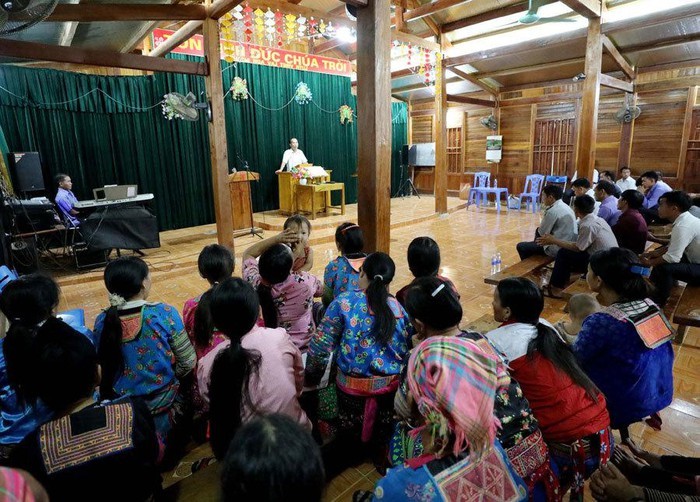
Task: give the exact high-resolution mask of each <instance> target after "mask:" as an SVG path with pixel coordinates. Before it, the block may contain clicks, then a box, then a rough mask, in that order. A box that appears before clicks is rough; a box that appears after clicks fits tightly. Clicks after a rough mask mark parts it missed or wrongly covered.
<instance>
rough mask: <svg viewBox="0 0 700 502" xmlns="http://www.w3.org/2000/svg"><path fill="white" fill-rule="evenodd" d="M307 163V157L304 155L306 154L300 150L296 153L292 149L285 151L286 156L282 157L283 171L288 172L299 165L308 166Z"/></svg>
mask: <svg viewBox="0 0 700 502" xmlns="http://www.w3.org/2000/svg"><path fill="white" fill-rule="evenodd" d="M307 162H308V160H306V155H304V152H302V151H301V150H299V149H298V148H297V151H296V152H295V151H294V150H292V149H291V148H290V149H288V150H285V152H284V155H283V156H282V170H284V171H288V170H289V169H291V168H293V167H296V166H298V165H299V164H306V163H307Z"/></svg>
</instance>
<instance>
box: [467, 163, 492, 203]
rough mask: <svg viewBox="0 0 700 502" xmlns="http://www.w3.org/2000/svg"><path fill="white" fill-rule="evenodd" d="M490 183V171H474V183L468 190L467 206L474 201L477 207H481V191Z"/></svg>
mask: <svg viewBox="0 0 700 502" xmlns="http://www.w3.org/2000/svg"><path fill="white" fill-rule="evenodd" d="M490 184H491V173H489V172H487V171H479V172H478V173H474V185H473V186H472V187H471V189H470V190H469V201H468V204H467V207H469V205H470V204H473V203H476V206H477V207H481V199H482V196H483V191H484V189H485V188H488V186H489V185H490Z"/></svg>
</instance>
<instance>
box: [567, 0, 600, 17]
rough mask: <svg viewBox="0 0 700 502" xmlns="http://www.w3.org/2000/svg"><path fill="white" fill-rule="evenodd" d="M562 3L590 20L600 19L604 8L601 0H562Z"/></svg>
mask: <svg viewBox="0 0 700 502" xmlns="http://www.w3.org/2000/svg"><path fill="white" fill-rule="evenodd" d="M561 3H563V4H564V5H566V6H567V7H568V8H570V9H571V10H573V11H574V12H576V13H577V14H581V15H582V16H583V17H586V18H588V19H595V18H597V17H600V14H601V11H602V8H603V6H602V4H601V1H600V0H561Z"/></svg>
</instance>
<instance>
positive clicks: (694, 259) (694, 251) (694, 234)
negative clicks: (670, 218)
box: [662, 211, 700, 264]
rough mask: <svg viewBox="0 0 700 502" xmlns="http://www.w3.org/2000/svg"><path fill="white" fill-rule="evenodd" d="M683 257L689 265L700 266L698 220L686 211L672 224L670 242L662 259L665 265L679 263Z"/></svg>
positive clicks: (699, 226) (699, 222)
mask: <svg viewBox="0 0 700 502" xmlns="http://www.w3.org/2000/svg"><path fill="white" fill-rule="evenodd" d="M684 255H685V257H686V258H688V261H689V262H690V263H699V264H700V219H698V218H696V217H695V216H693V215H692V214H690V213H689V212H688V211H686V212H684V213H681V215H680V216H679V217H678V218H676V221H674V222H673V229H672V230H671V242H669V244H668V250H667V251H666V254H664V255H663V257H662V258H663V259H664V261H665V262H666V263H679V262H680V261H681V259H682V258H683V256H684Z"/></svg>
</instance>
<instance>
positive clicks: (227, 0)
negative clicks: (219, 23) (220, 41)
mask: <svg viewBox="0 0 700 502" xmlns="http://www.w3.org/2000/svg"><path fill="white" fill-rule="evenodd" d="M242 1H243V0H216V1H215V2H212V4H211V5H209V7H207V17H210V18H212V19H219V18H220V17H222V16H224V15H225V14H226V13H227V12H228V11H230V10H231V9H233V8H234V7H235V6H236V5H238V4H240V3H241V2H242Z"/></svg>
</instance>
